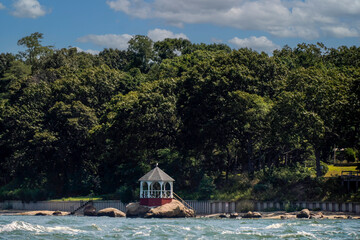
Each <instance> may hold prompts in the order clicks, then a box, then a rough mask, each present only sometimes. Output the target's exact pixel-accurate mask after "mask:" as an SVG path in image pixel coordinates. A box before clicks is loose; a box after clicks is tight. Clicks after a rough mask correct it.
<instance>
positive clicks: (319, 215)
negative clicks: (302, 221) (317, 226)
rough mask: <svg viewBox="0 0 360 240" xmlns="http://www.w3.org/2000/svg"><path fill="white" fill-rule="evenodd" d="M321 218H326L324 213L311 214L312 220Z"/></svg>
mask: <svg viewBox="0 0 360 240" xmlns="http://www.w3.org/2000/svg"><path fill="white" fill-rule="evenodd" d="M320 218H324V214H323V213H322V212H317V213H311V214H310V219H320Z"/></svg>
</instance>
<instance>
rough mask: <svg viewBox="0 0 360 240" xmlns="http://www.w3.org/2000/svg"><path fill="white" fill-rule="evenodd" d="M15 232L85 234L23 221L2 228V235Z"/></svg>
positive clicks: (0, 229)
mask: <svg viewBox="0 0 360 240" xmlns="http://www.w3.org/2000/svg"><path fill="white" fill-rule="evenodd" d="M13 231H29V232H36V233H47V232H59V233H64V234H77V233H80V232H84V231H82V230H79V229H74V228H70V227H63V226H55V227H44V226H41V225H33V224H30V223H27V222H23V221H14V222H11V223H9V224H6V225H3V226H0V233H2V232H13Z"/></svg>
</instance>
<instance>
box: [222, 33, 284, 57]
mask: <svg viewBox="0 0 360 240" xmlns="http://www.w3.org/2000/svg"><path fill="white" fill-rule="evenodd" d="M229 43H232V44H234V45H235V46H236V47H238V48H251V49H253V50H256V51H258V52H262V51H264V52H267V53H269V54H271V53H272V52H273V51H274V50H275V49H279V48H280V46H278V45H276V44H275V43H273V42H272V41H270V40H269V39H268V38H267V37H265V36H261V37H255V36H252V37H250V38H244V39H240V38H237V37H234V38H233V39H231V40H229Z"/></svg>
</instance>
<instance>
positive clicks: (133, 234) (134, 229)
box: [0, 216, 360, 240]
mask: <svg viewBox="0 0 360 240" xmlns="http://www.w3.org/2000/svg"><path fill="white" fill-rule="evenodd" d="M0 239H342V240H344V239H351V240H353V239H360V220H265V219H256V220H255V219H254V220H251V219H221V220H220V219H204V218H201V219H126V218H108V217H76V216H65V217H64V216H63V217H61V216H0Z"/></svg>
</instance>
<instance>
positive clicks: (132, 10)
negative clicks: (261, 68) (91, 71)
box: [0, 0, 360, 54]
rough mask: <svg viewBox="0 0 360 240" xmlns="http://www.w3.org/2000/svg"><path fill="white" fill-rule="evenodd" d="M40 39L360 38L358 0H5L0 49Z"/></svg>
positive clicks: (80, 42)
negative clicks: (36, 36) (34, 36)
mask: <svg viewBox="0 0 360 240" xmlns="http://www.w3.org/2000/svg"><path fill="white" fill-rule="evenodd" d="M34 32H40V33H43V34H44V40H43V45H52V46H54V47H55V48H56V49H60V48H67V47H77V48H78V49H79V50H80V51H86V52H90V53H93V54H96V53H98V52H99V51H101V50H103V49H104V48H118V49H126V48H127V42H128V41H129V39H130V38H131V37H132V36H134V35H146V36H148V37H150V38H151V39H152V40H153V41H160V40H163V39H165V38H185V39H188V40H190V41H191V42H193V43H207V44H210V43H225V44H227V45H229V46H230V47H232V48H234V49H237V48H242V47H248V48H251V49H253V50H256V51H259V52H261V51H264V52H267V53H269V54H271V53H272V51H273V50H275V49H281V48H282V47H283V46H285V45H288V46H290V47H295V46H296V45H297V44H299V43H312V44H316V43H317V42H322V43H324V44H325V46H327V47H334V48H337V47H339V46H343V45H345V46H349V47H350V46H353V45H355V46H357V47H358V46H359V45H360V41H359V40H360V0H0V52H2V53H4V52H11V53H17V52H18V51H21V50H23V48H22V47H21V46H18V45H17V41H18V40H19V39H20V38H22V37H25V36H28V35H30V34H31V33H34Z"/></svg>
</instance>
